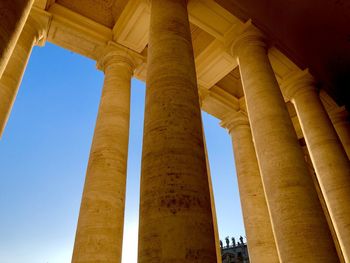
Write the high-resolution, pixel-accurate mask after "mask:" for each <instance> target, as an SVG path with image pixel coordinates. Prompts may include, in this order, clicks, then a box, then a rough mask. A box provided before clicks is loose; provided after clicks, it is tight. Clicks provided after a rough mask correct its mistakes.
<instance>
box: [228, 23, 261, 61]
mask: <svg viewBox="0 0 350 263" xmlns="http://www.w3.org/2000/svg"><path fill="white" fill-rule="evenodd" d="M249 46H259V47H262V48H265V49H266V48H267V44H266V37H265V35H264V34H263V33H262V32H261V31H260V30H259V29H258V28H256V27H255V26H254V25H253V23H252V21H251V20H248V21H247V22H246V23H245V24H244V25H243V27H242V29H241V32H240V34H239V35H238V37H237V38H236V39H235V40H234V41H233V43H232V44H231V50H230V52H231V55H232V56H233V57H237V56H238V54H239V53H240V52H241V51H242V50H244V49H245V48H247V47H249Z"/></svg>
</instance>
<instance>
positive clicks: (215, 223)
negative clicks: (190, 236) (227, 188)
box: [199, 101, 222, 263]
mask: <svg viewBox="0 0 350 263" xmlns="http://www.w3.org/2000/svg"><path fill="white" fill-rule="evenodd" d="M199 103H200V104H201V101H200V102H199ZM202 123H203V120H202ZM202 132H203V143H204V151H205V161H206V166H207V172H208V184H209V192H210V204H211V211H212V217H213V227H214V237H215V248H216V262H217V263H221V262H222V259H221V250H220V237H219V228H218V220H217V216H216V207H215V198H214V190H213V184H212V179H211V172H210V163H209V156H208V148H207V141H206V139H205V133H204V126H203V124H202Z"/></svg>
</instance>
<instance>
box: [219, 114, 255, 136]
mask: <svg viewBox="0 0 350 263" xmlns="http://www.w3.org/2000/svg"><path fill="white" fill-rule="evenodd" d="M220 126H221V127H223V128H225V129H227V130H228V132H229V133H230V134H231V133H232V130H233V129H236V128H238V127H246V128H247V127H248V128H250V125H249V120H248V116H247V115H246V114H245V113H244V112H243V111H230V112H228V113H227V114H225V116H224V118H223V119H222V121H221V122H220Z"/></svg>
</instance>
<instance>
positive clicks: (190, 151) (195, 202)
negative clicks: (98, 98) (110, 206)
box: [138, 0, 216, 263]
mask: <svg viewBox="0 0 350 263" xmlns="http://www.w3.org/2000/svg"><path fill="white" fill-rule="evenodd" d="M186 6H187V1H186V0H177V1H174V0H153V1H152V2H151V22H150V43H149V49H148V70H147V72H148V75H147V82H146V84H147V90H146V108H145V124H144V140H143V152H142V168H141V199H140V225H139V251H138V262H139V263H145V262H174V263H175V262H179V263H180V262H182V263H186V262H188V263H190V262H191V263H192V262H207V263H213V262H216V248H215V236H214V231H213V229H214V228H213V219H212V211H211V204H210V192H209V185H208V177H207V169H206V161H205V152H204V145H203V135H202V126H201V125H202V124H201V116H200V109H199V99H198V92H197V83H196V74H195V68H194V58H193V50H192V44H191V39H190V37H191V36H190V28H189V22H188V14H187V7H186Z"/></svg>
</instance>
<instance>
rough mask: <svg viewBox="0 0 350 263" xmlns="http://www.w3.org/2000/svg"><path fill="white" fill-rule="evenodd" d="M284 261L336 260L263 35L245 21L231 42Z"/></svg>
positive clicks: (311, 262) (274, 228) (268, 202)
mask: <svg viewBox="0 0 350 263" xmlns="http://www.w3.org/2000/svg"><path fill="white" fill-rule="evenodd" d="M232 51H233V55H234V56H236V57H237V60H238V63H239V67H240V74H241V79H242V83H243V90H244V94H245V101H246V105H247V112H248V116H249V122H250V127H251V131H252V136H253V141H254V145H255V150H256V154H257V159H258V164H259V168H260V173H261V176H262V181H263V185H264V189H265V196H266V200H267V204H268V207H269V212H270V216H271V220H272V227H273V232H274V236H275V241H276V246H277V249H278V253H279V258H280V261H281V262H293V263H299V262H300V263H301V262H309V263H313V262H315V263H316V262H336V261H337V260H336V258H337V254H336V251H335V248H334V244H333V241H332V237H331V235H330V231H329V229H328V225H327V222H326V219H325V216H324V214H323V211H322V208H321V205H320V202H319V200H318V197H317V193H316V190H315V188H314V185H313V182H312V178H311V176H310V175H309V171H308V168H307V165H306V162H305V160H304V154H303V152H302V149H301V147H300V145H299V143H298V139H297V136H296V134H295V131H294V128H293V124H292V121H291V119H290V117H289V114H288V111H287V108H286V105H285V102H284V99H283V96H282V93H281V91H280V88H279V86H278V83H277V80H276V78H275V75H274V72H273V70H272V67H271V64H270V61H269V59H268V57H267V49H266V45H265V42H264V38H263V36H262V34H261V33H260V32H259V31H258V30H257V29H256V28H254V27H253V26H252V25H247V27H246V28H245V30H244V31H243V32H242V33H241V35H240V36H239V37H238V39H237V40H236V41H235V42H234V43H233V46H232Z"/></svg>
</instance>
